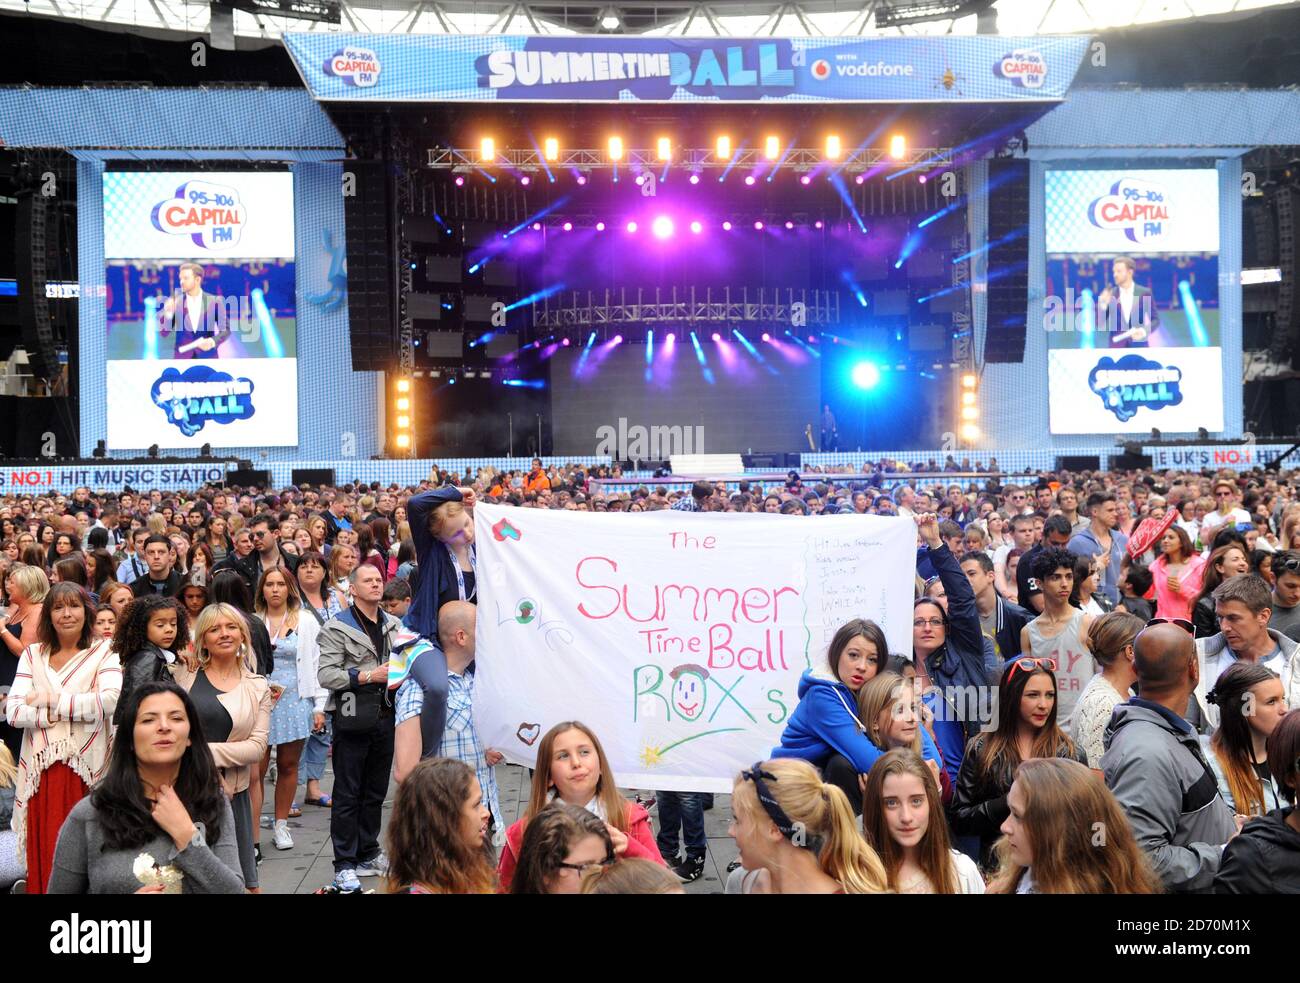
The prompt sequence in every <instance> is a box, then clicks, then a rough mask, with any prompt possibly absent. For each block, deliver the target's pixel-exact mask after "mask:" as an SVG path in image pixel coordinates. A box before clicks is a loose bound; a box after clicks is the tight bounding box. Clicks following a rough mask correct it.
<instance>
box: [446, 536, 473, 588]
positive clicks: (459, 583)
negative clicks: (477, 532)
mask: <svg viewBox="0 0 1300 983" xmlns="http://www.w3.org/2000/svg"><path fill="white" fill-rule="evenodd" d="M443 545H444V546H446V544H445V543H444V544H443ZM447 555H448V556H449V557H451V569H452V571H453V572H454V573H455V574H456V590H457V591H458V592H459V593H460V599H461V600H462V601H472V600H474V597H475V595H476V594H478V559H477V556H476V551H475V549H474V547H473V546H471V547H470V548H469V568H470V571H471V572H472V573H473V574H474V589H473V590H472V591H470V594H469V596H468V597H466V596H465V572H464V571H463V570H461V568H460V560H458V559H456V551H455V550H453V549H452V548H451V547H450V546H447Z"/></svg>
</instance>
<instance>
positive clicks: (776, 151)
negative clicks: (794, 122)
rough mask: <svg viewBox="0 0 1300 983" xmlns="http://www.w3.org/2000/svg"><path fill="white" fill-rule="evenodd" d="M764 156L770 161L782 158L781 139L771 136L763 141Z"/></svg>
mask: <svg viewBox="0 0 1300 983" xmlns="http://www.w3.org/2000/svg"><path fill="white" fill-rule="evenodd" d="M763 156H765V157H766V158H767V159H768V160H776V159H777V158H778V157H780V156H781V139H780V137H774V136H770V137H768V138H767V139H766V140H764V141H763Z"/></svg>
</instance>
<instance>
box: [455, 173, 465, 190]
mask: <svg viewBox="0 0 1300 983" xmlns="http://www.w3.org/2000/svg"><path fill="white" fill-rule="evenodd" d="M456 187H458V188H463V187H465V175H464V174H457V175H456Z"/></svg>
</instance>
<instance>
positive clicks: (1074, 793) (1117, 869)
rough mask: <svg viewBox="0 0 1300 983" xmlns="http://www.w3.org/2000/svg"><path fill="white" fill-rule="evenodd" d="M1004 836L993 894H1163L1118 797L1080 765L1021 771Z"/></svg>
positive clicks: (1058, 761)
mask: <svg viewBox="0 0 1300 983" xmlns="http://www.w3.org/2000/svg"><path fill="white" fill-rule="evenodd" d="M1099 831H1104V833H1105V839H1104V841H1103V842H1102V843H1101V844H1099V843H1098V832H1099ZM1001 832H1002V834H1003V836H1002V839H1001V840H999V841H998V843H997V848H996V851H995V853H996V856H997V861H998V862H997V869H996V871H995V872H994V873H993V874H992V876H991V877H990V879H989V886H988V893H989V894H1161V893H1163V891H1162V887H1161V883H1160V879H1159V878H1158V877H1157V876H1156V875H1155V873H1154V872H1153V871H1152V869H1151V865H1150V863H1149V862H1148V861H1147V856H1146V853H1145V852H1144V851H1143V850H1141V849H1140V848H1139V847H1138V844H1137V839H1136V838H1135V837H1134V835H1133V829H1132V827H1131V826H1130V825H1129V821H1128V817H1127V816H1125V814H1124V810H1123V809H1121V808H1120V805H1119V803H1118V802H1117V801H1116V800H1115V796H1114V795H1112V794H1111V792H1110V790H1109V789H1107V788H1106V784H1105V782H1103V781H1102V779H1101V778H1100V777H1098V776H1097V775H1095V774H1093V773H1092V772H1091V771H1089V770H1088V769H1087V768H1085V767H1083V766H1082V765H1081V764H1079V763H1078V762H1076V761H1070V760H1068V759H1063V758H1036V759H1034V760H1032V761H1026V762H1024V763H1023V764H1021V765H1020V767H1019V769H1018V770H1017V771H1016V778H1015V781H1014V782H1013V783H1012V785H1011V788H1010V790H1009V792H1008V793H1007V810H1006V818H1005V819H1004V820H1003V821H1002V823H1001Z"/></svg>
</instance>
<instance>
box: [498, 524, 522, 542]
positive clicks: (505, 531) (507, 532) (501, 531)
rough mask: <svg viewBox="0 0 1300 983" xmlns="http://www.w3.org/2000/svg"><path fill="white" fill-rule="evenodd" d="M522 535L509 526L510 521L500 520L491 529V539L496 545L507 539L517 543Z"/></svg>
mask: <svg viewBox="0 0 1300 983" xmlns="http://www.w3.org/2000/svg"><path fill="white" fill-rule="evenodd" d="M521 535H522V533H520V531H519V530H518V529H516V528H515V527H514V526H512V525H511V524H510V520H508V519H502V520H500V521H499V522H498V523H497V524H496V525H494V526H493V527H492V538H493V539H495V540H496V541H497V542H498V543H504V542H505V541H506V540H507V539H513V540H515V542H518V541H519V538H520V536H521Z"/></svg>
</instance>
